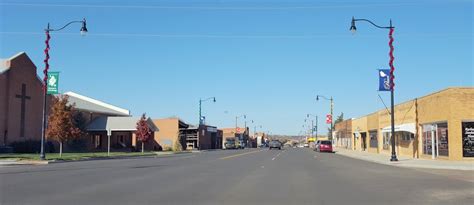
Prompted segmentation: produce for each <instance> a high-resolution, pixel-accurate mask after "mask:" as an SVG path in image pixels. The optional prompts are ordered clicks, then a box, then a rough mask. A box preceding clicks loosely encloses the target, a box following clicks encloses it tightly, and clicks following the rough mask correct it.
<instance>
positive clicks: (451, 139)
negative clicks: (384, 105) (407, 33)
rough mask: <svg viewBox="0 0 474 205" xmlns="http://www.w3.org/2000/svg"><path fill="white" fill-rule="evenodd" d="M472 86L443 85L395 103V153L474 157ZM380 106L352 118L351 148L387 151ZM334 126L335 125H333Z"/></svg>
mask: <svg viewBox="0 0 474 205" xmlns="http://www.w3.org/2000/svg"><path fill="white" fill-rule="evenodd" d="M473 102H474V88H472V87H462V88H447V89H444V90H441V91H439V92H435V93H432V94H429V95H427V96H423V97H420V98H416V99H414V100H410V101H408V102H404V103H401V104H398V105H396V106H395V142H396V151H397V155H401V156H408V157H413V158H431V159H447V160H473V159H474V103H473ZM390 123H391V121H390V114H389V112H388V110H386V109H383V110H380V111H377V112H375V113H372V114H370V115H366V116H363V117H360V118H357V119H353V120H352V133H353V135H352V139H351V140H352V142H353V143H354V144H353V145H354V146H353V147H352V149H353V150H360V151H368V152H371V153H381V154H386V155H389V154H390V153H391V142H390V135H391V125H390ZM336 130H337V128H336Z"/></svg>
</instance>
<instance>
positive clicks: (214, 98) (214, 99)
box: [200, 97, 216, 102]
mask: <svg viewBox="0 0 474 205" xmlns="http://www.w3.org/2000/svg"><path fill="white" fill-rule="evenodd" d="M210 99H213V101H214V102H216V97H210V98H206V99H204V100H200V101H201V102H205V101H208V100H210Z"/></svg>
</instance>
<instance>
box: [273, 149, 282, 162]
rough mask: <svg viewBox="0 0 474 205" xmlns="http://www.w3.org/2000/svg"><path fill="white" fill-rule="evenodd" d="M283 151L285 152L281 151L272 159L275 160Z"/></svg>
mask: <svg viewBox="0 0 474 205" xmlns="http://www.w3.org/2000/svg"><path fill="white" fill-rule="evenodd" d="M283 151H284V150H283ZM281 153H283V152H279V153H278V154H277V155H276V156H275V157H273V158H272V160H275V159H276V158H277V157H279V156H280V154H281Z"/></svg>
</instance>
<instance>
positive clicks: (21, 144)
mask: <svg viewBox="0 0 474 205" xmlns="http://www.w3.org/2000/svg"><path fill="white" fill-rule="evenodd" d="M10 146H11V147H13V152H15V153H40V150H41V141H40V140H31V139H29V140H25V141H16V142H12V143H11V144H10ZM45 152H54V146H53V143H51V142H47V143H45Z"/></svg>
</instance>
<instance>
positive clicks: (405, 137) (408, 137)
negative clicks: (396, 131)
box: [400, 132, 415, 141]
mask: <svg viewBox="0 0 474 205" xmlns="http://www.w3.org/2000/svg"><path fill="white" fill-rule="evenodd" d="M400 139H401V140H402V141H412V140H414V139H415V134H413V133H411V132H402V133H401V138H400Z"/></svg>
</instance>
